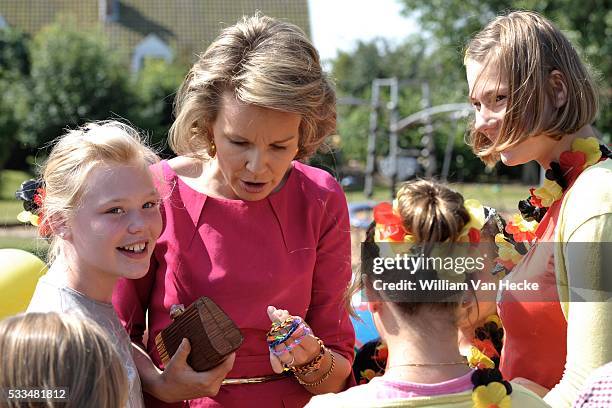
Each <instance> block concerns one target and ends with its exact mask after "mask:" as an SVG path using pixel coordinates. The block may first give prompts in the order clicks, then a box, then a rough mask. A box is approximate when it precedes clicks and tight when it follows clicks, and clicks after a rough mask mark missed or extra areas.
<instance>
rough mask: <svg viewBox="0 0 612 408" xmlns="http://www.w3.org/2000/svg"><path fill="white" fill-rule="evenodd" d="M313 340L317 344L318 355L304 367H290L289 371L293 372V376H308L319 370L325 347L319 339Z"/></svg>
mask: <svg viewBox="0 0 612 408" xmlns="http://www.w3.org/2000/svg"><path fill="white" fill-rule="evenodd" d="M315 339H316V340H317V342H318V343H319V354H318V355H317V356H316V357H315V358H313V359H312V360H311V361H310V362H308V363H306V364H304V365H301V366H295V367H291V371H293V373H294V374H300V375H308V374H310V373H312V372H315V371H317V370H318V369H319V368H321V360H323V356H324V355H325V345H324V344H323V341H321V339H320V338H318V337H315Z"/></svg>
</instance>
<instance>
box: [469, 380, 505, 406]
mask: <svg viewBox="0 0 612 408" xmlns="http://www.w3.org/2000/svg"><path fill="white" fill-rule="evenodd" d="M472 401H474V408H510V407H511V406H512V400H511V399H510V396H509V395H508V394H507V393H506V387H504V385H503V384H502V383H499V382H492V383H489V384H487V385H479V386H478V387H476V389H475V390H474V392H472Z"/></svg>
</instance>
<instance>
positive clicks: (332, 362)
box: [295, 351, 336, 387]
mask: <svg viewBox="0 0 612 408" xmlns="http://www.w3.org/2000/svg"><path fill="white" fill-rule="evenodd" d="M329 355H330V356H331V366H330V367H329V370H328V371H327V372H326V373H325V374H323V377H321V378H319V379H318V380H317V381H315V382H311V383H310V382H306V381H304V380H302V379H301V378H300V377H299V376H297V375H296V376H295V378H297V380H298V382H299V383H300V384H302V385H303V386H305V387H316V386H318V385H321V384H323V382H324V381H325V380H327V379H328V378H329V376H330V375H331V373H332V372H333V371H334V367H336V358H335V357H334V353H332V352H331V351H330V352H329Z"/></svg>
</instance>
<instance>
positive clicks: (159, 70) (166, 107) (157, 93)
mask: <svg viewBox="0 0 612 408" xmlns="http://www.w3.org/2000/svg"><path fill="white" fill-rule="evenodd" d="M186 71H187V69H186V67H184V66H182V65H178V64H168V63H166V62H165V61H163V60H158V59H148V60H145V64H144V67H143V68H142V70H141V71H140V72H139V73H138V76H137V78H136V82H135V84H134V90H135V93H136V95H137V97H138V108H137V110H136V112H134V117H133V119H132V120H133V122H134V124H136V125H137V126H138V127H140V128H142V129H146V130H147V131H148V132H149V133H150V135H151V141H152V142H153V144H154V145H155V146H157V147H158V148H159V149H160V150H164V152H165V153H170V151H169V150H168V148H167V147H166V139H167V136H168V130H169V129H170V125H172V104H173V101H174V95H175V93H176V91H177V89H178V88H179V86H180V84H181V82H182V81H183V78H184V76H185V74H186Z"/></svg>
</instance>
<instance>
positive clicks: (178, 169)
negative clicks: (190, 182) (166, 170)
mask: <svg viewBox="0 0 612 408" xmlns="http://www.w3.org/2000/svg"><path fill="white" fill-rule="evenodd" d="M167 163H168V166H170V168H171V169H172V170H173V171H174V172H175V173H176V174H177V175H179V176H181V177H186V178H196V177H198V176H199V175H200V174H201V173H202V167H203V162H202V160H200V159H196V158H194V157H186V156H177V157H174V158H172V159H170V160H168V161H167ZM159 165H160V166H161V165H162V163H160V164H159Z"/></svg>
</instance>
